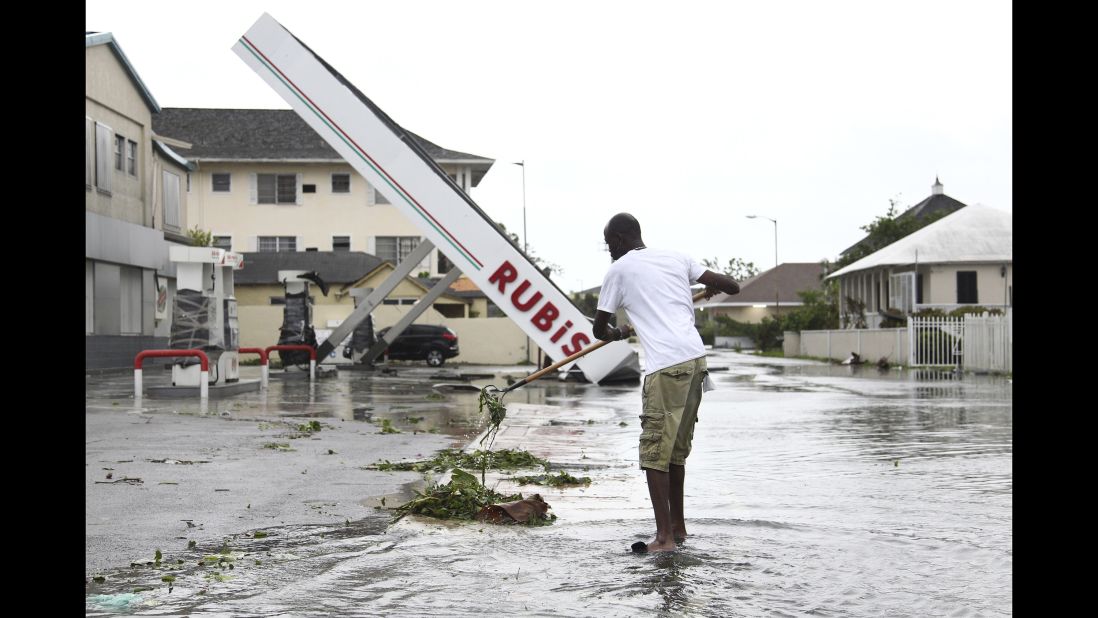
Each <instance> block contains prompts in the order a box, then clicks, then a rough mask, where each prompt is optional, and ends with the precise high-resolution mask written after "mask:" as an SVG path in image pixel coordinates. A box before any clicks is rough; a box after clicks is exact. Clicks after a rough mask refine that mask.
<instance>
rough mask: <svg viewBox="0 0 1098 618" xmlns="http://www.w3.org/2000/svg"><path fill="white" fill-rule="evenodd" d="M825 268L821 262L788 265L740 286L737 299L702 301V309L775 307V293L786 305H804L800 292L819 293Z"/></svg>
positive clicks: (723, 298)
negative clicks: (815, 291) (811, 291)
mask: <svg viewBox="0 0 1098 618" xmlns="http://www.w3.org/2000/svg"><path fill="white" fill-rule="evenodd" d="M823 273H824V267H823V265H822V264H820V263H818V262H787V263H785V264H781V265H779V266H777V267H775V268H771V269H770V270H767V271H765V272H762V273H759V274H758V275H756V276H754V277H752V278H750V279H747V280H745V281H743V282H741V283H740V293H739V294H734V295H728V294H717V295H716V296H714V297H713V298H710V299H709V300H701V301H698V303H697V306H698V307H740V306H743V305H761V304H773V303H774V298H775V295H774V291H775V288H776V289H777V292H778V294H777V299H778V301H779V302H780V303H782V304H783V305H784V304H790V305H792V304H800V303H801V302H803V301H802V300H801V297H800V296H799V295H798V294H797V292H803V291H805V290H819V289H820V282H821V279H820V278H821V276H822V275H823Z"/></svg>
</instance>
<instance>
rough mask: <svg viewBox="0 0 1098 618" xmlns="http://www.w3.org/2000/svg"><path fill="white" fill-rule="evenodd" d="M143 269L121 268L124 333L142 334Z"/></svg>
mask: <svg viewBox="0 0 1098 618" xmlns="http://www.w3.org/2000/svg"><path fill="white" fill-rule="evenodd" d="M141 279H142V277H141V269H140V268H135V267H133V266H123V267H122V268H121V290H120V296H121V303H122V305H121V318H122V326H121V327H122V330H121V332H122V334H123V335H140V334H141V304H142V303H141V299H142V296H141Z"/></svg>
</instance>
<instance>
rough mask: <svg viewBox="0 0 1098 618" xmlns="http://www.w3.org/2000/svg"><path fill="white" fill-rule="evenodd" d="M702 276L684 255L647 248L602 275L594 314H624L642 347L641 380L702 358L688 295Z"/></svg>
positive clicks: (692, 309) (617, 262) (627, 256)
mask: <svg viewBox="0 0 1098 618" xmlns="http://www.w3.org/2000/svg"><path fill="white" fill-rule="evenodd" d="M704 272H705V267H704V266H702V265H701V264H699V263H697V262H696V261H694V259H693V258H691V257H690V256H688V255H686V254H683V253H679V252H678V251H667V250H665V249H652V248H647V249H634V250H632V251H630V252H629V253H626V254H625V255H623V256H621V257H620V258H618V261H616V262H614V263H613V264H612V265H611V266H610V270H609V271H607V273H606V277H605V278H604V279H603V281H602V291H601V292H599V311H605V312H607V313H614V312H615V311H617V310H618V308H619V307H620V308H623V309H625V313H626V314H627V315H628V316H629V322H630V323H631V324H632V325H633V327H634V328H635V329H636V331H637V336H638V337H640V341H641V345H643V346H644V356H645V360H644V373H645V375H648V374H650V373H654V372H656V371H659V370H660V369H663V368H665V367H670V366H671V365H677V364H679V363H683V362H686V361H688V360H692V359H695V358H698V357H699V356H705V346H704V345H703V344H702V340H701V335H699V334H698V331H697V329H696V328H694V301H693V299H692V298H691V294H690V284H691V283H695V282H696V281H697V280H698V277H700V276H701V275H702V273H704Z"/></svg>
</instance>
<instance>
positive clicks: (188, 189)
mask: <svg viewBox="0 0 1098 618" xmlns="http://www.w3.org/2000/svg"><path fill="white" fill-rule="evenodd" d="M190 192H191V173H190V172H187V193H190Z"/></svg>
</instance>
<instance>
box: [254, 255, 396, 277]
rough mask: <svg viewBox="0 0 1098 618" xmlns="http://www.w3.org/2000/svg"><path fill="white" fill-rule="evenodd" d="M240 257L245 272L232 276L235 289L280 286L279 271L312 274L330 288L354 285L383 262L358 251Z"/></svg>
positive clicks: (374, 256)
mask: <svg viewBox="0 0 1098 618" xmlns="http://www.w3.org/2000/svg"><path fill="white" fill-rule="evenodd" d="M243 255H244V268H242V269H240V270H238V271H236V272H235V273H233V281H234V283H235V284H236V285H265V284H274V283H279V281H278V271H280V270H308V271H315V272H316V273H317V274H319V275H320V278H321V279H323V280H324V282H325V283H327V284H329V285H333V284H337V283H353V282H355V281H358V280H359V279H360V278H362V277H363V276H364V275H366V274H368V273H370V272H372V271H373V270H374V269H376V268H377V267H378V266H380V265H381V264H382V263H384V261H385V260H382V259H381V258H379V257H377V256H376V255H370V254H369V253H363V252H361V251H283V252H278V253H271V252H263V253H245V254H243Z"/></svg>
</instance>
